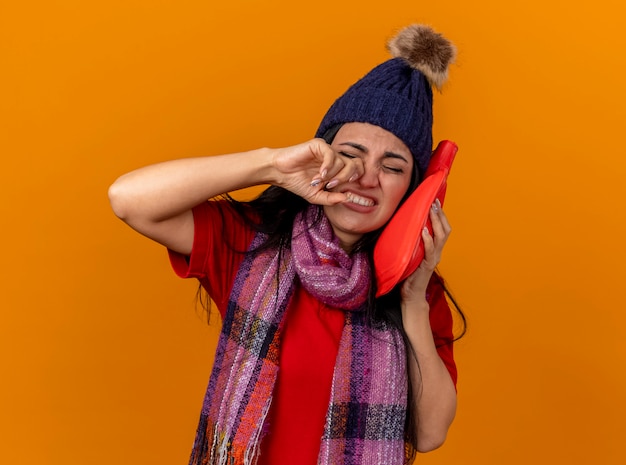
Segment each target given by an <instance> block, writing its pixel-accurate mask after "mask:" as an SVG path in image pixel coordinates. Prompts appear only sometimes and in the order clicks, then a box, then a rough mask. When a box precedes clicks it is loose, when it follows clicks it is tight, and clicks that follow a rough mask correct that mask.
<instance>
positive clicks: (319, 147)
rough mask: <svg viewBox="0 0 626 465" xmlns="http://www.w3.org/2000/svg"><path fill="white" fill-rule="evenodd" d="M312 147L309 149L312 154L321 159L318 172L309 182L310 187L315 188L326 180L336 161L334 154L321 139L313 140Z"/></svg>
mask: <svg viewBox="0 0 626 465" xmlns="http://www.w3.org/2000/svg"><path fill="white" fill-rule="evenodd" d="M314 142H315V143H314V145H313V146H312V147H311V149H312V151H313V154H314V156H315V157H316V158H318V159H320V158H321V162H322V163H321V164H320V169H319V172H318V173H317V174H316V175H315V176H314V178H313V180H312V181H311V186H313V187H315V186H317V185H319V184H321V183H322V182H323V181H324V180H325V179H328V176H329V172H330V171H332V170H333V169H334V164H335V162H336V159H337V154H336V152H335V151H334V150H333V149H332V148H331V147H330V145H328V144H327V143H326V141H325V140H323V139H315V141H314Z"/></svg>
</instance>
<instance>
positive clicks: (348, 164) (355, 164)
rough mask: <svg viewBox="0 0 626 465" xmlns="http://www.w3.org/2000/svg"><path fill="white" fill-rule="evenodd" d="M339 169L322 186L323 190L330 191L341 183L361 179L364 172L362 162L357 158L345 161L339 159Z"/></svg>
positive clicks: (344, 159)
mask: <svg viewBox="0 0 626 465" xmlns="http://www.w3.org/2000/svg"><path fill="white" fill-rule="evenodd" d="M341 165H342V166H341V168H340V169H339V171H338V172H336V173H334V174H333V176H332V178H330V173H329V178H330V181H329V182H328V183H327V184H326V185H325V186H324V188H325V189H332V188H334V187H337V186H338V185H339V184H341V183H345V182H353V181H356V180H357V179H358V178H359V177H361V176H362V175H363V173H364V171H365V168H364V166H363V161H362V160H361V159H359V158H354V159H346V158H343V157H342V158H341Z"/></svg>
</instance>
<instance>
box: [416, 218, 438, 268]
mask: <svg viewBox="0 0 626 465" xmlns="http://www.w3.org/2000/svg"><path fill="white" fill-rule="evenodd" d="M422 242H423V243H424V259H423V260H422V263H421V264H420V266H421V267H428V268H434V267H435V266H437V260H436V250H435V241H434V239H433V236H431V235H430V232H429V231H428V228H424V229H422Z"/></svg>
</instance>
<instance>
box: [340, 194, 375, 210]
mask: <svg viewBox="0 0 626 465" xmlns="http://www.w3.org/2000/svg"><path fill="white" fill-rule="evenodd" d="M346 196H347V197H348V201H349V202H352V203H356V204H358V205H363V206H364V207H373V206H374V201H373V200H369V199H366V198H363V197H361V196H359V195H356V194H353V193H352V192H348V193H347V194H346Z"/></svg>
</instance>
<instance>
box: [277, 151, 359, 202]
mask: <svg viewBox="0 0 626 465" xmlns="http://www.w3.org/2000/svg"><path fill="white" fill-rule="evenodd" d="M272 165H273V167H274V169H275V170H276V172H275V175H274V176H275V181H274V184H276V185H278V186H280V187H283V188H285V189H287V190H289V191H291V192H293V193H294V194H296V195H299V196H300V197H302V198H304V199H305V200H307V201H308V202H310V203H314V204H319V205H334V204H337V203H339V202H342V201H344V200H345V199H346V196H345V194H342V193H339V192H331V191H330V189H332V188H333V187H335V186H336V185H338V184H340V183H342V182H348V181H355V180H356V179H358V178H359V177H360V176H362V175H363V171H364V167H363V162H362V161H361V160H360V159H359V158H347V157H344V156H342V155H340V154H339V153H337V152H336V151H335V150H333V149H332V148H331V146H330V145H328V143H326V141H324V140H323V139H313V140H310V141H308V142H305V143H302V144H299V145H294V146H292V147H286V148H282V149H276V150H275V152H274V155H273V157H272ZM327 189H328V190H327Z"/></svg>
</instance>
